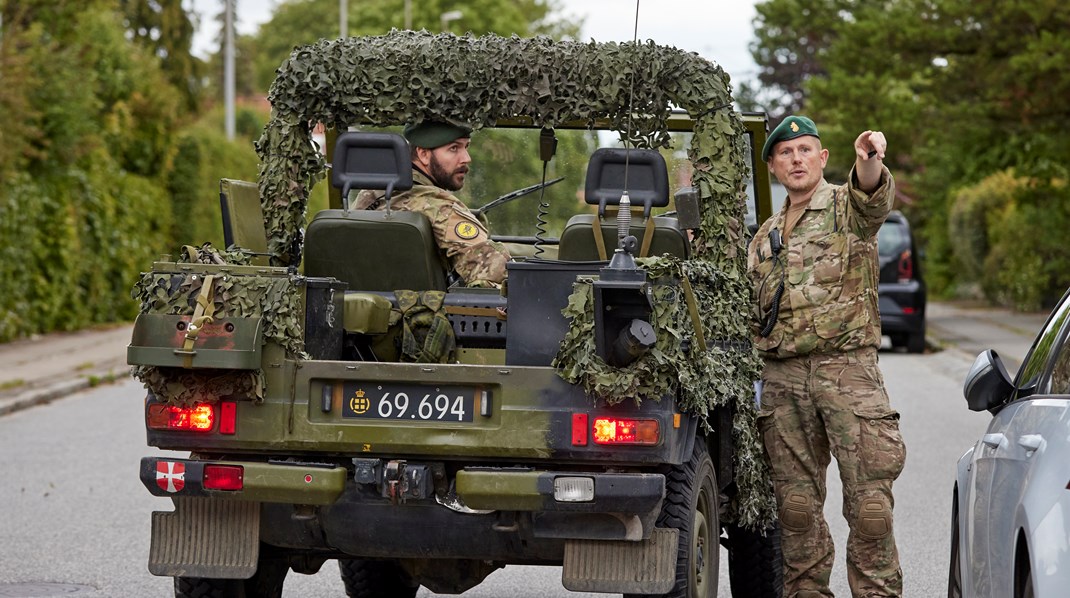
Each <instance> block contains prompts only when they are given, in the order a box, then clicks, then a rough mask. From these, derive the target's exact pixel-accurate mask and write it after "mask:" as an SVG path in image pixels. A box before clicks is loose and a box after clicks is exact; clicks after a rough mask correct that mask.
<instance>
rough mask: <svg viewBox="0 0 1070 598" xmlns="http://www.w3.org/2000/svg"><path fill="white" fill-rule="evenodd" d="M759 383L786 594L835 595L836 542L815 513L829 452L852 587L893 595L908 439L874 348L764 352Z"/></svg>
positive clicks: (897, 586)
mask: <svg viewBox="0 0 1070 598" xmlns="http://www.w3.org/2000/svg"><path fill="white" fill-rule="evenodd" d="M762 381H763V382H762V400H761V412H760V414H759V416H758V418H759V419H758V425H759V428H760V431H761V433H762V438H763V441H764V444H765V450H766V454H767V455H768V458H769V462H770V465H771V467H772V472H773V485H774V487H775V490H776V498H777V505H778V509H779V520H780V526H781V532H782V541H783V550H784V586H785V587H784V590H785V591H784V596H785V598H819V597H825V596H832V595H833V594H832V591H831V590H830V589H829V576H830V575H831V572H832V562H833V556H834V553H835V549H834V547H833V544H832V537H831V535H830V534H829V529H828V524H827V523H826V522H825V518H824V515H823V507H824V504H825V494H826V487H825V479H826V470H827V469H828V466H829V463H830V455H834V456H835V457H836V463H837V465H838V467H839V470H840V479H841V481H842V482H843V516H844V518H846V519H847V523H848V524H849V525H850V529H851V531H850V535H849V536H848V538H847V579H848V583H849V585H850V587H851V594H852V595H853V596H855V597H856V598H858V597H873V596H901V595H902V592H903V573H902V569H900V567H899V554H898V552H897V551H896V547H895V538H894V536H893V534H892V507H893V504H894V503H893V499H892V482H893V481H894V480H895V479H896V478H897V477H899V474H900V472H902V470H903V464H904V462H905V459H906V447H905V445H904V444H903V439H902V437H901V436H900V434H899V414H898V413H897V412H896V411H894V410H893V409H892V408H891V405H890V404H889V401H888V394H887V393H886V392H885V390H884V379H883V377H882V376H881V372H880V369H879V368H878V366H877V351H876V349H872V348H867V349H860V350H857V351H851V352H847V353H831V354H820V355H808V356H804V357H794V358H791V359H784V360H769V361H767V362H766V366H765V371H764V373H763V375H762Z"/></svg>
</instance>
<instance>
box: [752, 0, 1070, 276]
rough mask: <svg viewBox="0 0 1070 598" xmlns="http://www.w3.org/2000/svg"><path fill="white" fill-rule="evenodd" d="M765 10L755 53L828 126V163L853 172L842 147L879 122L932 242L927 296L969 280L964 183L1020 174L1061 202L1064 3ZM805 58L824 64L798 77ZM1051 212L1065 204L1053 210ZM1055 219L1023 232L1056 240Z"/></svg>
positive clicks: (779, 1) (772, 4) (1065, 112)
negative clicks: (961, 246) (961, 240)
mask: <svg viewBox="0 0 1070 598" xmlns="http://www.w3.org/2000/svg"><path fill="white" fill-rule="evenodd" d="M759 6H760V9H759V13H760V15H762V19H761V20H760V24H762V25H764V26H765V27H767V28H769V29H770V31H769V32H759V43H758V46H759V49H760V50H761V51H762V52H761V53H758V52H756V57H757V58H759V59H760V62H761V65H762V66H763V67H764V68H765V69H767V71H769V72H773V73H780V74H783V75H784V77H785V78H786V81H787V82H788V84H787V85H794V84H796V83H797V84H798V85H799V86H800V87H799V88H800V89H801V90H802V100H803V101H804V102H805V104H800V105H806V106H807V111H808V112H809V113H811V114H812V115H813V116H814V117H815V118H816V119H817V120H818V122H819V124H820V125H821V131H822V142H823V143H824V144H825V145H826V147H829V148H831V149H832V161H833V163H832V167H833V169H839V173H840V174H842V173H844V172H845V168H846V166H847V165H849V160H850V159H851V156H850V155H849V153H847V155H844V154H845V152H843V151H837V150H838V148H849V147H850V146H849V143H850V140H851V139H853V137H854V136H855V135H856V134H857V132H858V131H860V130H864V129H872V128H877V127H879V128H880V129H881V130H883V131H884V132H885V134H886V135H887V136H888V138H889V146H890V151H891V154H890V155H891V158H890V159H889V164H890V165H891V166H892V168H893V170H894V171H895V173H896V178H897V187H898V188H899V190H900V191H904V192H905V193H906V194H907V195H910V196H912V197H913V198H915V199H916V200H917V201H916V202H915V204H914V206H912V208H911V209H912V212H913V214H912V216H913V219H914V220H915V222H917V223H919V224H921V225H922V233H923V235H922V236H923V243H924V244H927V245H928V247H927V253H928V262H929V264H928V273H929V275H930V282H932V283H933V284H932V285H931V287H932V288H935V289H936V290H937V291H940V290H942V289H950V288H953V287H954V286H955V285H956V284H957V283H958V282H960V281H961V279H962V278H963V277H964V276H965V274H964V273H963V272H962V271H961V270H956V269H954V268H952V267H951V266H950V265H951V264H952V259H951V254H952V250H951V247H952V243H953V241H952V239H950V238H949V236H948V229H947V227H948V222H949V213H948V206H949V203H950V197H951V196H952V195H953V194H954V193H955V192H956V190H957V189H959V188H962V187H970V186H972V185H976V184H978V183H979V182H981V181H982V180H983V179H985V177H987V176H989V175H991V174H993V173H996V172H999V171H1002V170H1004V169H1007V168H1013V169H1014V170H1015V172H1016V173H1017V174H1018V175H1019V176H1022V177H1026V178H1028V179H1030V180H1034V181H1035V184H1036V185H1037V187H1038V188H1041V189H1046V190H1048V192H1049V194H1051V195H1052V196H1058V195H1065V194H1066V191H1065V190H1064V187H1061V186H1060V185H1059V182H1060V181H1062V180H1065V179H1066V178H1067V177H1068V176H1070V172H1068V166H1067V165H1068V164H1070V146H1068V145H1067V144H1066V143H1065V142H1064V141H1063V138H1064V136H1065V134H1064V129H1065V123H1066V122H1067V120H1068V117H1070V107H1068V106H1067V105H1066V102H1065V98H1066V96H1067V94H1068V92H1070V75H1068V74H1067V73H1066V71H1065V69H1064V68H1063V67H1062V66H1061V65H1065V64H1066V62H1067V61H1068V60H1070V40H1067V39H1066V37H1065V35H1063V34H1062V33H1061V32H1064V31H1066V30H1067V28H1068V27H1070V8H1068V7H1067V6H1065V5H1064V4H1062V3H1057V2H1050V1H1046V0H1035V1H1031V2H1011V3H1008V2H998V1H995V0H983V1H975V0H895V1H883V2H877V1H866V0H855V1H853V2H839V3H837V2H834V1H831V0H830V1H828V2H822V3H819V4H817V6H818V7H819V8H820V9H821V10H820V11H818V12H813V11H811V12H809V13H806V14H805V15H804V16H805V17H806V19H802V18H801V17H797V16H796V14H795V12H800V10H799V7H798V4H797V3H796V2H793V1H792V0H768V1H767V2H764V3H762V4H761V5H759ZM832 9H835V10H837V12H836V13H835V16H836V17H837V19H836V21H835V22H830V20H829V19H830V18H831V16H833V14H834V13H832V12H831V10H832ZM814 10H817V9H814ZM793 11H794V12H793ZM811 22H817V23H819V24H821V25H822V28H821V31H822V32H823V34H822V35H813V34H811V33H810V30H811V29H812V27H811V26H810V23H811ZM796 41H798V43H796ZM778 43H783V44H785V45H786V48H787V49H786V50H778V49H777V44H778ZM800 48H806V49H808V50H807V52H803V51H802V50H801V49H800ZM809 50H813V51H809ZM785 53H786V55H787V56H788V57H789V58H791V59H784V58H782V55H784V54H785ZM800 55H804V56H816V57H817V59H818V60H817V62H818V65H819V67H820V69H811V71H809V72H806V73H801V72H800V70H801V69H794V65H796V63H797V61H794V59H793V57H797V56H800ZM788 67H792V68H788ZM770 81H773V80H772V79H770ZM838 156H843V158H844V159H846V162H840V161H838V160H839V158H838ZM1043 210H1048V211H1049V212H1052V211H1054V210H1063V208H1061V207H1057V203H1056V202H1053V203H1052V205H1048V206H1044V208H1043ZM1060 214H1061V212H1060ZM1052 215H1055V214H1054V212H1052ZM1059 220H1060V219H1059V218H1047V219H1044V218H1032V217H1031V218H1028V219H1022V220H1020V221H1021V222H1028V223H1030V226H1031V227H1032V226H1035V227H1038V228H1039V230H1030V231H1028V232H1023V237H1024V236H1032V237H1042V236H1046V235H1055V236H1058V235H1059V233H1058V232H1057V231H1056V230H1046V228H1047V227H1050V226H1052V224H1051V223H1054V222H1057V221H1059ZM1066 251H1070V250H1066ZM1052 259H1056V258H1055V257H1053V258H1052ZM1049 291H1050V289H1041V290H1040V292H1039V294H1037V295H1036V296H1047V294H1048V293H1049Z"/></svg>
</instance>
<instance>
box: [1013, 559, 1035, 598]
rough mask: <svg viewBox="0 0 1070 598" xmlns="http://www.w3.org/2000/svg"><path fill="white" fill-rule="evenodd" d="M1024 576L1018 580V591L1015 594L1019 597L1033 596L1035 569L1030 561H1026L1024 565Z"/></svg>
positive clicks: (1029, 597)
mask: <svg viewBox="0 0 1070 598" xmlns="http://www.w3.org/2000/svg"><path fill="white" fill-rule="evenodd" d="M1023 570H1024V571H1023V573H1022V578H1021V579H1019V580H1018V592H1017V593H1016V594H1015V596H1017V598H1033V596H1034V595H1035V594H1034V593H1033V571H1032V570H1031V569H1030V568H1029V563H1026V564H1025V566H1024V567H1023Z"/></svg>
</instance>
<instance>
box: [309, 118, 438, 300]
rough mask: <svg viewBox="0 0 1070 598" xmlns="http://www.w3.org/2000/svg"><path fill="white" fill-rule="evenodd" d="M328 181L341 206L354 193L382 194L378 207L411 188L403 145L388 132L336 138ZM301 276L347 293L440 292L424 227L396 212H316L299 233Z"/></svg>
mask: <svg viewBox="0 0 1070 598" xmlns="http://www.w3.org/2000/svg"><path fill="white" fill-rule="evenodd" d="M331 182H332V183H333V184H334V186H336V187H339V188H341V189H342V202H343V206H348V203H349V200H348V197H349V193H350V191H352V190H358V189H382V190H385V191H386V195H385V198H386V201H387V203H388V204H389V201H390V198H391V196H392V195H393V193H394V192H395V191H404V190H408V189H411V188H412V166H411V158H410V154H409V144H408V143H407V142H406V141H405V139H404V138H402V137H401V136H400V135H396V134H393V133H360V132H353V131H350V132H347V133H343V134H342V135H341V136H339V138H338V143H337V145H336V146H335V152H334V160H333V163H332V172H331ZM304 254H305V268H304V273H305V275H306V276H333V277H334V278H337V279H339V280H341V281H343V282H346V283H348V284H349V289H350V290H355V291H394V290H399V289H410V290H414V291H427V290H445V289H446V269H445V267H444V265H443V262H442V258H441V256H440V255H439V251H438V245H437V244H436V243H435V235H434V231H433V230H432V228H431V223H430V221H428V219H427V217H426V216H424V215H423V214H419V213H416V212H408V211H402V210H349V209H348V208H347V207H346V208H343V209H341V210H338V209H331V210H323V211H321V212H319V213H318V214H316V216H315V218H313V219H312V222H311V223H309V225H308V229H307V230H306V231H305V251H304Z"/></svg>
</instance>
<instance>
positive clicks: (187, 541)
mask: <svg viewBox="0 0 1070 598" xmlns="http://www.w3.org/2000/svg"><path fill="white" fill-rule="evenodd" d="M174 501H175V510H174V511H173V512H165V511H154V512H153V513H152V542H151V545H150V546H149V573H152V574H153V575H162V576H170V577H203V578H209V579H248V578H250V577H252V576H253V574H254V573H256V563H257V559H258V558H259V556H260V503H257V502H248V501H236V500H220V499H214V498H177V497H176V498H175V499H174Z"/></svg>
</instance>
